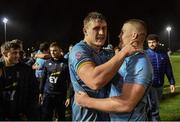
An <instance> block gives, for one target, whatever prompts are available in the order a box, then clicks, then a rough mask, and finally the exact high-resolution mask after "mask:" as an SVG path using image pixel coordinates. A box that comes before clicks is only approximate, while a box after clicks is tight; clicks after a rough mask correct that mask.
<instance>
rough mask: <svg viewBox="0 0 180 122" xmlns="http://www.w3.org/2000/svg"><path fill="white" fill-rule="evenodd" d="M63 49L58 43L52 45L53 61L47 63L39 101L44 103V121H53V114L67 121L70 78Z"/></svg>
mask: <svg viewBox="0 0 180 122" xmlns="http://www.w3.org/2000/svg"><path fill="white" fill-rule="evenodd" d="M61 52H62V49H61V48H60V46H59V44H58V43H57V42H53V43H51V45H50V54H51V57H52V58H51V59H49V60H47V61H46V62H45V65H44V67H45V75H44V76H45V77H44V78H43V82H42V84H41V85H40V86H41V87H40V88H41V90H40V92H41V93H40V95H39V100H40V102H41V103H42V118H41V119H42V120H46V121H47V120H49V121H50V120H52V119H53V112H54V110H55V112H56V113H57V115H58V120H65V107H66V106H68V104H69V99H68V103H67V102H66V96H67V88H68V83H69V82H70V78H69V69H68V64H67V60H66V59H64V58H63V55H62V54H61Z"/></svg>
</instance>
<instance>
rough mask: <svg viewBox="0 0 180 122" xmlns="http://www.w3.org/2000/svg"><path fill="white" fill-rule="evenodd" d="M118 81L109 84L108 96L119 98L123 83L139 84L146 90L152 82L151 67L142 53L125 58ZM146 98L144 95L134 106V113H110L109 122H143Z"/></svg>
mask: <svg viewBox="0 0 180 122" xmlns="http://www.w3.org/2000/svg"><path fill="white" fill-rule="evenodd" d="M118 72H119V74H120V78H119V79H120V80H119V81H117V80H116V81H115V80H114V81H113V83H112V84H111V90H110V96H120V95H121V94H122V89H121V88H122V85H123V83H133V84H141V85H143V86H144V87H145V88H148V87H149V86H150V84H151V82H152V76H153V75H152V74H153V73H152V72H153V70H152V66H151V63H150V61H149V59H148V58H147V56H146V55H145V54H144V53H136V54H134V55H132V56H129V57H127V58H125V61H124V62H123V64H122V66H121V68H120V69H119V71H118ZM146 97H147V96H146V95H144V97H143V99H142V100H141V102H140V103H139V104H138V106H136V108H135V109H134V112H133V114H132V116H131V117H130V115H131V112H130V113H118V114H116V113H110V119H111V121H127V120H129V118H130V121H143V120H146V119H147V114H146V110H145V109H144V107H145V104H146V103H147V101H146V100H147V98H146Z"/></svg>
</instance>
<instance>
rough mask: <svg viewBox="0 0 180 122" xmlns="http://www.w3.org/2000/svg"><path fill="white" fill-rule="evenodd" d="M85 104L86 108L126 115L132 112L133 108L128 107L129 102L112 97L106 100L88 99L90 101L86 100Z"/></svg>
mask: <svg viewBox="0 0 180 122" xmlns="http://www.w3.org/2000/svg"><path fill="white" fill-rule="evenodd" d="M84 102H85V103H84V107H87V108H91V109H96V110H99V111H104V112H113V113H121V112H123V113H124V112H130V111H131V110H132V109H131V108H132V107H130V105H128V102H127V101H124V100H122V99H119V97H110V98H105V99H96V98H88V100H84Z"/></svg>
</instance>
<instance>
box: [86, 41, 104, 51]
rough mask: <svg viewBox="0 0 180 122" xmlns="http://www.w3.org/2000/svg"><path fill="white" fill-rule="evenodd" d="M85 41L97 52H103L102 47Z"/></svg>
mask: <svg viewBox="0 0 180 122" xmlns="http://www.w3.org/2000/svg"><path fill="white" fill-rule="evenodd" d="M84 41H85V42H86V43H87V45H89V46H90V47H91V48H93V49H94V50H96V52H100V50H101V48H102V47H101V46H95V45H93V44H91V43H89V42H88V41H86V40H85V39H84Z"/></svg>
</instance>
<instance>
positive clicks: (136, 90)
mask: <svg viewBox="0 0 180 122" xmlns="http://www.w3.org/2000/svg"><path fill="white" fill-rule="evenodd" d="M144 93H145V88H144V86H143V85H140V84H130V83H129V84H124V85H123V89H122V95H121V96H115V97H110V98H103V99H100V98H91V97H89V96H88V95H87V94H86V93H84V92H79V93H76V95H75V100H76V102H77V104H79V105H80V106H82V107H87V108H91V109H96V110H100V111H104V112H115V113H116V112H118V113H119V112H123V113H124V112H131V111H132V110H133V109H134V108H135V106H136V105H137V104H138V102H139V101H140V100H141V99H142V97H143V95H144Z"/></svg>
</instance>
